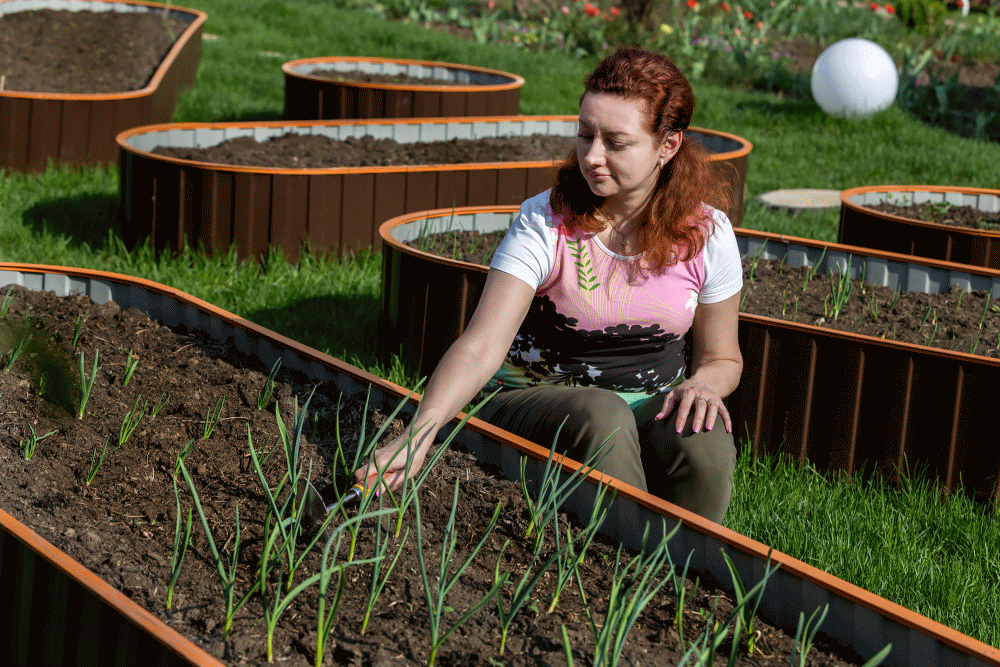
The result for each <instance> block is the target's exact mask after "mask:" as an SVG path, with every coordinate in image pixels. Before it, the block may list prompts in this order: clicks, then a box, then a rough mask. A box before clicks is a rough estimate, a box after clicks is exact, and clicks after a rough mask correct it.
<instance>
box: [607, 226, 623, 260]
mask: <svg viewBox="0 0 1000 667" xmlns="http://www.w3.org/2000/svg"><path fill="white" fill-rule="evenodd" d="M605 222H606V223H607V225H608V227H610V228H611V231H612V234H611V235H609V239H608V240H615V237H616V236H617V241H616V242H615V243H614V245H615V246H616V248H617V250H618V254H620V255H624V254H625V235H624V234H622V230H620V229H619V228H618V227H617V226H615V224H614V223H613V222H611V221H610V220H606V221H605Z"/></svg>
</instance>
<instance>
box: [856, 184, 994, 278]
mask: <svg viewBox="0 0 1000 667" xmlns="http://www.w3.org/2000/svg"><path fill="white" fill-rule="evenodd" d="M889 201H891V202H893V203H898V204H903V205H907V204H922V203H924V202H945V203H948V204H954V205H957V206H972V207H974V208H977V209H979V210H980V211H985V212H989V213H995V212H998V211H1000V190H990V189H986V188H968V187H952V186H945V185H875V186H865V187H857V188H851V189H849V190H844V191H843V192H841V193H840V202H841V203H840V232H839V235H838V237H837V240H838V241H839V242H840V243H847V244H850V245H858V246H865V247H868V248H875V249H877V250H885V251H888V252H898V253H902V254H904V255H916V256H919V257H929V258H932V259H942V260H945V261H949V262H956V263H959V264H969V265H972V266H984V267H988V268H993V269H1000V230H991V229H970V228H967V227H957V226H954V225H942V224H938V223H933V222H924V221H922V220H915V219H912V218H904V217H901V216H898V215H891V214H889V213H882V212H880V211H877V210H875V209H872V208H869V207H868V206H867V205H868V204H882V203H885V202H889Z"/></svg>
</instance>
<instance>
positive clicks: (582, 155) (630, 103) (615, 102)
mask: <svg viewBox="0 0 1000 667" xmlns="http://www.w3.org/2000/svg"><path fill="white" fill-rule="evenodd" d="M680 145H681V134H680V133H679V132H674V133H672V134H671V135H670V136H669V137H667V139H666V141H663V142H661V141H659V139H658V138H657V137H656V135H654V134H653V133H652V131H650V129H649V121H648V118H647V114H646V103H645V101H643V100H632V99H625V98H623V97H619V96H617V95H610V94H608V93H593V92H588V93H587V94H586V95H584V97H583V101H582V102H581V103H580V119H579V129H578V133H577V139H576V156H577V159H578V160H579V161H580V171H581V172H583V177H584V178H585V179H586V180H587V183H588V184H589V185H590V190H591V191H592V192H593V193H594V194H595V195H598V196H599V197H605V198H611V199H612V200H618V201H619V203H622V204H628V203H633V204H635V205H642V204H644V203H645V202H646V201H647V200H648V198H649V196H650V194H651V193H652V191H653V188H654V187H655V186H656V181H657V179H658V178H659V173H660V159H661V158H662V159H663V162H664V164H665V163H666V162H668V161H669V160H670V158H672V157H673V156H674V154H675V153H677V150H678V149H679V148H680Z"/></svg>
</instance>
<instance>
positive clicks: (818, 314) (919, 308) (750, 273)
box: [408, 231, 1000, 358]
mask: <svg viewBox="0 0 1000 667" xmlns="http://www.w3.org/2000/svg"><path fill="white" fill-rule="evenodd" d="M503 234H504V232H492V233H489V234H480V233H478V232H465V231H453V232H444V233H442V234H437V235H432V236H429V237H425V238H422V239H417V240H415V241H412V242H409V243H408V245H410V246H411V247H414V248H417V249H420V250H424V251H426V252H432V253H434V254H437V255H440V256H442V257H448V258H450V259H457V260H461V261H465V262H469V263H472V264H485V265H488V264H489V261H490V259H491V258H492V255H493V252H492V251H493V250H494V249H495V248H496V246H497V244H498V243H499V242H500V239H502V238H503ZM808 273H809V270H808V269H806V268H803V267H800V268H789V267H787V266H784V264H783V263H782V262H780V261H775V260H761V261H757V262H755V261H754V259H753V258H751V257H746V258H744V260H743V276H744V289H743V293H744V296H743V302H742V303H741V305H740V311H741V312H745V313H750V314H754V315H764V316H767V317H774V318H778V319H782V320H788V321H791V322H799V323H801V324H814V325H818V326H823V327H827V328H831V329H838V330H841V331H852V332H855V333H860V334H866V335H869V336H877V337H879V338H885V339H888V340H897V341H904V342H908V343H917V344H920V345H929V346H932V347H938V348H943V349H948V350H957V351H959V352H973V353H975V354H979V355H982V356H987V357H993V358H1000V301H996V300H993V299H992V298H991V297H990V296H989V295H988V294H986V293H985V292H973V293H970V294H967V293H965V292H964V291H963V290H962V289H961V288H959V287H955V288H953V289H952V290H951V291H949V292H943V293H940V294H922V293H900V292H895V291H893V290H891V289H889V288H887V287H878V286H874V285H866V284H864V283H862V282H861V281H859V280H853V281H851V285H850V290H849V292H848V294H847V297H846V299H844V303H843V306H842V307H841V308H840V309H838V311H837V312H836V313H834V306H835V304H836V300H835V299H834V298H833V286H832V284H831V279H830V277H829V276H826V275H821V274H819V275H815V276H812V277H811V279H809V280H807V279H806V276H807V274H808ZM845 287H846V285H845Z"/></svg>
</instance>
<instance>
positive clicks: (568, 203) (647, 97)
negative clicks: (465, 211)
mask: <svg viewBox="0 0 1000 667" xmlns="http://www.w3.org/2000/svg"><path fill="white" fill-rule="evenodd" d="M584 89H585V92H584V96H585V95H586V94H587V93H606V94H610V95H617V96H619V97H622V98H624V99H628V100H642V101H643V102H644V103H645V105H646V110H647V113H648V115H649V126H648V129H649V130H650V131H651V132H652V133H653V134H654V135H655V136H656V137H657V139H658V140H659V141H661V142H662V141H664V140H665V139H666V138H667V136H668V135H670V133H672V132H683V131H684V130H686V129H687V128H688V125H690V123H691V116H692V114H693V113H694V92H693V91H692V90H691V84H689V83H688V80H687V78H685V77H684V75H683V74H681V72H680V70H678V69H677V66H676V65H674V63H673V62H672V61H671V60H670V59H669V58H667V57H666V56H663V55H660V54H658V53H653V52H651V51H645V50H642V49H636V48H630V47H619V48H618V50H616V51H615V52H614V53H613V54H612V55H610V56H608V57H607V58H605V59H604V60H603V61H601V63H600V64H598V66H597V68H596V69H595V70H594V71H593V72H591V73H590V75H589V76H588V77H587V79H586V80H585V81H584ZM580 101H581V102H582V101H583V96H581V97H580ZM717 171H718V168H717V167H716V166H715V165H713V164H712V163H711V162H709V161H708V151H707V150H705V148H704V147H703V146H702V145H701V144H700V143H699V142H697V141H692V140H682V141H681V146H680V149H679V150H678V151H677V153H676V155H674V157H673V158H671V160H670V162H668V163H667V164H666V165H664V167H663V169H661V170H660V177H659V181H658V182H657V184H656V189H655V190H654V192H653V196H652V199H651V200H650V202H649V205H648V206H647V207H646V210H645V211H644V213H643V218H642V220H641V224H640V227H639V232H638V234H639V235H638V244H639V249H640V250H641V251H642V252H644V253H645V255H644V258H643V259H644V264H645V267H644V268H645V269H646V270H649V271H657V270H659V269H661V268H663V267H664V266H669V265H673V264H676V263H677V262H678V261H687V260H690V259H691V258H693V257H694V256H695V255H697V254H698V253H699V252H700V251H701V249H702V247H703V246H704V244H705V238H706V236H707V234H708V233H710V230H711V217H710V216H709V212H708V210H707V209H705V208H704V207H703V206H702V203H706V204H710V205H712V206H714V207H716V208H719V209H722V210H728V209H729V206H730V204H731V200H732V193H731V192H730V191H729V186H728V184H727V182H726V181H725V180H724V179H722V178H719V174H718V173H717ZM551 202H552V210H553V211H554V212H557V213H559V212H561V213H562V214H563V217H564V224H565V225H566V226H567V228H568V229H576V230H580V231H582V232H587V233H597V232H599V231H601V230H602V229H603V228H604V225H605V223H604V222H601V221H600V220H599V219H598V217H597V216H596V215H595V213H596V212H597V211H598V210H599V209H600V207H601V205H602V204H603V203H604V198H603V197H598V196H597V195H595V194H594V193H593V192H591V190H590V186H588V185H587V181H586V180H585V179H584V177H583V174H582V173H581V172H580V162H579V159H578V158H577V154H576V150H573V152H572V153H570V155H569V156H568V157H567V158H566V160H565V161H564V162H563V164H562V165H561V166H560V168H559V171H558V173H557V174H556V182H555V185H554V187H553V189H552V196H551Z"/></svg>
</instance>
